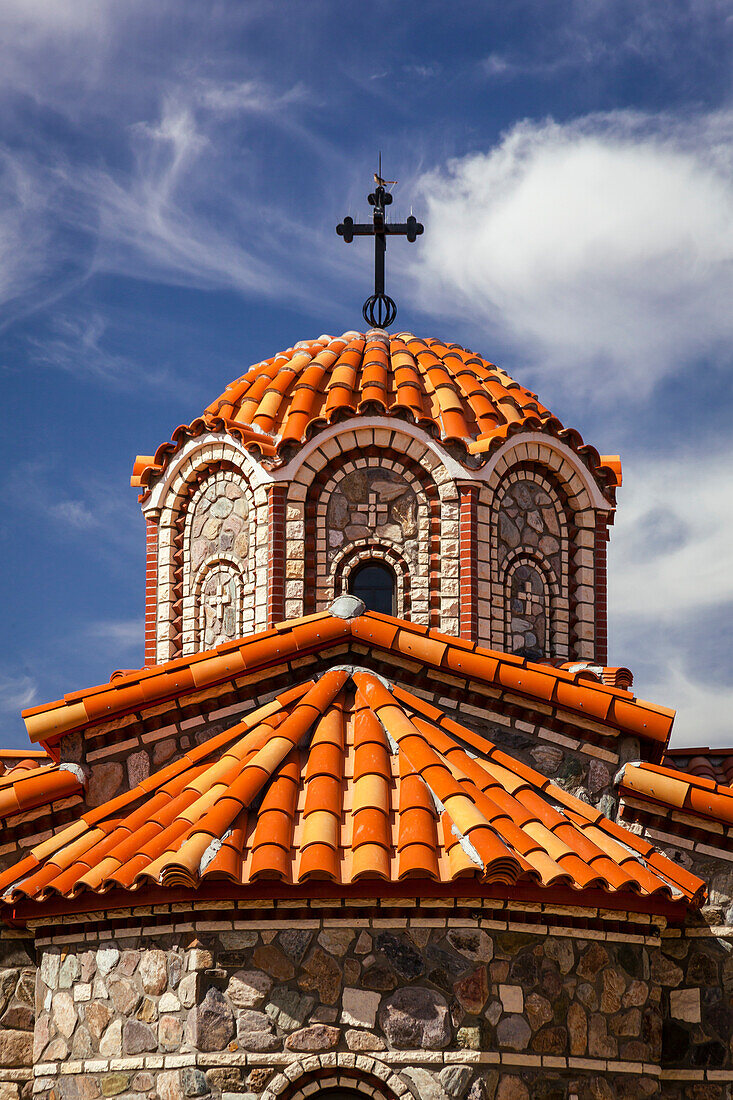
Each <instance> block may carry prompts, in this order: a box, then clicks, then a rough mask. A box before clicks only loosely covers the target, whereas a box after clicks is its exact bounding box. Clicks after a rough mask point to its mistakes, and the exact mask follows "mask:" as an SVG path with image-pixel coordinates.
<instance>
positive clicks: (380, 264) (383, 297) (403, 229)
mask: <svg viewBox="0 0 733 1100" xmlns="http://www.w3.org/2000/svg"><path fill="white" fill-rule="evenodd" d="M374 182H375V184H376V187H375V188H374V191H373V192H372V193H371V194H370V195H368V196H367V197H368V201H369V205H370V206H373V207H374V213H373V215H372V224H371V225H370V224H369V222H356V223H355V222H354V219H353V218H344V220H343V221H342V222H341V224H340V225H337V226H336V232H337V233H338V235H339V237H343V238H344V241H345V242H346V244H351V242H352V241H353V239H354V237H374V293H373V294H372V295H371V296H370V297H369V298H367V300H366V301H365V302H364V305H363V306H362V310H361V312H362V315H363V317H364V320H365V321H366V323H367V324H368V325H371V326H372V328H388V326H389V325H391V324H392V323H393V322H394V320H395V318H396V316H397V305H396V303H395V302H394V300H393V299H392V298H390V297H389V295H388V294H385V292H384V256H385V253H386V251H387V237H407V239H408V241H409V242H410V243H411V244H412V243H414V242H415V241H416V240H417V238H418V237H419V236H420V235H421V233H423V232H424V231H425V227H424V226H423V225H422V224H421V223H420V222H419V221H418V220H417V218H414V217H413V216H412V214H410V217H409V218H408V219H407V221H406V222H388V221H387V216H386V213H385V208H386V207H387V206H389V205H390V203H391V202H392V195H391V194H390V191H389V189H390V187H394V186H395V184H396V183H397V180H385V179H383V178H382V154H381V153H380V154H379V171H378V172H375V173H374Z"/></svg>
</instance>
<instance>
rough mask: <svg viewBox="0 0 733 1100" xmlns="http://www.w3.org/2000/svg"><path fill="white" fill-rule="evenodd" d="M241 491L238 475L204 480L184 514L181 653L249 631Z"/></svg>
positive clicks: (245, 503) (245, 506) (248, 581)
mask: <svg viewBox="0 0 733 1100" xmlns="http://www.w3.org/2000/svg"><path fill="white" fill-rule="evenodd" d="M249 513H250V505H249V502H248V499H247V486H246V484H245V483H243V481H242V479H241V477H240V476H239V475H238V473H235V472H234V471H232V470H220V471H219V472H218V473H214V474H211V475H210V476H209V477H206V478H204V479H203V480H202V481H201V483H200V485H199V487H198V489H197V491H196V492H195V493H194V494H193V495H192V497H191V500H190V503H189V506H188V508H187V509H186V512H185V520H184V538H183V547H184V552H183V577H182V580H183V584H182V591H183V615H182V631H181V637H182V643H183V652H184V653H192V652H197V651H198V650H201V649H210V648H211V647H212V646H213V645H219V644H220V643H221V642H225V641H231V640H233V639H234V638H241V636H242V634H244V633H246V632H247V631H248V630H251V629H252V628H253V626H254V599H253V596H254V593H253V587H254V585H253V579H252V578H251V577H250V570H249Z"/></svg>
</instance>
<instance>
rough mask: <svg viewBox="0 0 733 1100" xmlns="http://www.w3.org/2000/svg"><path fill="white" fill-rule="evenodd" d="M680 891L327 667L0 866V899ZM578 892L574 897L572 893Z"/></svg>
mask: <svg viewBox="0 0 733 1100" xmlns="http://www.w3.org/2000/svg"><path fill="white" fill-rule="evenodd" d="M465 878H468V879H474V880H477V881H478V882H482V883H489V884H499V885H501V886H503V887H505V888H506V889H507V890H508V891H511V888H512V886H514V885H517V884H533V885H535V886H536V887H537V888H539V889H542V888H553V887H562V888H565V889H568V890H576V891H578V892H579V894H581V892H582V891H585V890H600V891H603V892H605V893H606V894H607V895H611V896H613V906H614V907H623V902H624V899H626V900H629V899H631V898H632V897H634V896H635V897H642V898H656V899H659V900H660V902H661V901H669V900H670V899H672V900H676V901H683V902H692V903H698V902H699V901H700V900H701V899H702V896H703V893H704V883H703V882H702V881H701V880H700V879H698V878H696V877H695V876H693V875H691V874H689V873H688V872H686V871H685V870H683V869H682V868H681V867H679V866H677V865H676V864H675V863H673V862H671V861H670V860H668V859H666V858H665V857H663V856H662V855H660V854H659V853H658V852H657V851H656V850H655V849H654V848H653V847H652V846H651V845H650V844H648V843H646V842H645V841H644V840H642V839H641V838H640V837H638V836H636V835H633V834H632V833H629V832H627V831H626V830H625V829H623V828H622V827H621V826H619V825H617V824H615V823H613V822H611V821H610V820H608V819H607V818H606V817H604V816H603V814H601V813H600V811H599V810H597V809H595V808H593V807H592V806H590V805H587V804H585V803H584V802H581V801H579V800H577V799H576V798H574V797H573V796H571V795H569V794H568V793H566V792H565V791H563V790H561V789H560V788H559V787H557V786H555V785H554V784H553V783H552V782H551V781H550V780H549V779H547V778H546V777H544V776H543V775H541V774H540V773H538V772H536V771H534V770H533V769H531V768H529V767H527V766H526V765H524V764H522V763H520V762H519V761H517V760H515V759H513V758H512V757H511V756H509V755H508V754H507V753H506V752H504V751H502V750H500V749H499V748H497V747H496V746H495V745H494V744H492V742H490V741H488V740H487V739H486V738H484V737H482V736H479V735H478V734H476V733H474V732H473V731H471V730H469V729H467V728H465V727H464V726H462V725H460V724H458V723H457V722H455V721H454V720H453V719H450V718H448V717H447V716H446V715H445V714H444V713H443V712H442V711H441V710H440V709H438V708H437V707H435V706H433V705H432V704H429V703H427V702H425V701H424V700H422V699H421V698H419V697H418V696H417V695H416V694H413V693H412V692H410V691H408V690H406V689H404V688H401V687H399V686H397V685H390V684H389V683H388V682H387V681H385V680H384V679H383V678H382V677H380V676H377V675H376V674H375V673H373V672H371V671H368V670H367V669H363V668H358V667H354V666H349V667H345V666H334V667H331V668H330V669H329V670H328V671H326V672H325V673H323V675H321V676H320V677H319V678H318V679H316V680H314V679H311V680H307V681H305V682H304V683H301V684H299V685H298V686H296V687H293V688H291V689H289V690H288V691H286V692H284V693H282V694H280V695H279V696H277V697H276V698H275V699H273V700H272V701H271V702H268V703H266V704H264V705H263V706H260V707H259V708H258V709H256V710H254V711H253V712H251V713H250V714H248V715H247V716H246V717H245V718H244V719H243V720H241V721H239V722H238V723H236V724H235V725H233V726H232V727H231V728H230V729H227V730H226V731H224V732H222V733H219V734H216V735H214V736H213V737H212V738H211V739H210V740H208V741H206V742H205V743H204V744H202V745H200V746H198V747H197V748H195V749H192V750H191V751H189V752H187V753H186V755H185V756H184V757H183V758H182V759H180V760H178V761H176V762H174V763H172V764H170V765H169V766H167V767H165V768H163V769H162V770H161V771H159V772H157V773H155V774H154V775H152V776H150V777H149V778H148V779H145V780H143V781H142V782H141V783H139V784H138V785H137V786H136V787H134V788H133V789H132V790H131V791H129V792H128V793H125V794H123V795H120V796H119V797H117V798H115V799H113V800H112V801H110V802H107V803H105V804H104V805H102V806H100V807H98V808H97V809H93V810H89V811H87V812H86V813H84V814H83V816H82V817H80V819H79V820H77V821H76V822H74V823H73V824H71V825H69V826H67V827H66V828H64V829H62V830H60V831H59V832H58V833H56V834H55V835H54V836H52V837H50V838H49V839H47V840H45V841H43V842H42V843H41V844H39V845H38V846H36V847H35V848H34V849H33V850H32V851H31V852H30V853H29V855H28V856H27V857H26V858H25V859H24V860H22V861H21V862H20V863H19V864H17V865H16V866H15V867H13V868H11V869H10V870H8V871H6V872H4V873H3V874H2V875H0V891H2V896H3V900H4V902H5V903H6V904H10V905H13V904H16V903H19V902H22V901H24V900H26V899H28V900H31V901H40V902H42V901H44V900H45V899H49V898H51V897H53V896H61V897H64V898H72V897H76V896H77V895H80V894H84V893H87V894H90V895H92V897H91V899H90V903H91V904H92V905H93V906H94V907H95V908H97V907H98V906H99V898H98V895H100V894H104V893H106V892H107V891H115V893H116V896H118V895H119V891H120V890H123V891H135V890H139V889H141V888H149V887H151V886H154V887H156V888H163V889H165V888H174V887H175V888H180V887H187V888H197V887H199V886H203V885H207V884H211V883H216V882H219V883H221V882H224V883H229V884H232V885H233V886H236V887H240V888H242V887H247V886H254V885H257V884H262V883H266V884H267V883H278V884H286V885H290V886H294V885H302V884H306V883H308V882H311V881H316V882H331V883H335V884H342V885H346V884H351V883H359V882H362V880H372V881H373V882H376V883H380V882H382V883H400V882H405V881H408V880H409V881H412V880H418V881H419V882H421V883H423V884H430V883H437V884H443V885H444V884H446V883H455V882H456V881H457V880H460V879H465ZM578 903H579V904H582V894H581V896H580V897H579V902H578Z"/></svg>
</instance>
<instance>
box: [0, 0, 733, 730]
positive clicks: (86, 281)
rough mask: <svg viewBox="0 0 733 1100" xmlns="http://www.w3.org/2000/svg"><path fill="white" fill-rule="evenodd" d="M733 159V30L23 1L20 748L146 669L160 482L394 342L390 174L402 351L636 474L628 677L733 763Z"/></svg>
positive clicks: (282, 6) (516, 15)
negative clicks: (256, 399) (283, 367)
mask: <svg viewBox="0 0 733 1100" xmlns="http://www.w3.org/2000/svg"><path fill="white" fill-rule="evenodd" d="M732 138H733V7H731V4H730V3H729V2H728V0H726V2H722V0H721V2H715V0H689V2H674V0H666V2H661V0H660V2H659V3H651V2H647V0H629V2H624V0H609V2H601V0H578V2H575V3H573V2H553V0H526V2H525V0H519V2H516V3H510V4H506V3H494V2H487V0H482V2H481V3H470V2H463V3H462V2H459V0H456V2H454V3H452V4H447V3H431V2H426V0H422V2H420V3H413V2H411V0H404V2H400V3H398V2H394V0H393V2H392V3H389V4H387V3H382V2H381V0H371V2H370V3H369V4H362V3H358V4H356V3H345V4H344V3H337V2H332V3H325V2H320V0H307V2H306V0H303V2H301V3H293V2H292V0H289V2H286V3H277V2H268V3H257V2H249V3H246V4H245V3H241V2H240V0H233V2H227V0H219V2H215V3H211V4H201V3H197V2H187V0H177V2H176V3H169V2H166V0H156V3H154V4H151V3H149V2H148V3H138V2H134V0H116V2H114V3H112V2H105V0H94V2H92V0H75V2H74V3H73V4H68V3H66V0H4V3H3V5H2V8H1V9H0V369H1V370H2V386H3V406H4V412H5V416H4V444H5V445H4V448H3V451H4V473H5V477H4V493H3V499H4V508H3V522H2V525H1V527H0V538H1V539H2V552H3V558H4V562H5V568H4V570H3V579H4V584H5V590H4V593H3V607H4V610H5V624H4V625H5V629H4V632H3V633H4V637H5V639H6V644H5V645H4V647H3V651H4V655H3V657H2V660H1V661H0V722H1V723H2V728H1V730H0V741H2V743H3V744H5V745H20V744H24V743H25V733H24V727H23V725H22V723H21V721H20V717H19V711H20V709H21V707H23V706H30V705H33V704H35V703H40V702H44V701H47V700H49V699H53V698H57V697H59V696H60V695H61V694H63V693H64V692H66V691H71V690H74V689H76V688H78V687H83V686H87V685H91V684H93V683H98V682H102V681H104V680H106V679H107V678H108V677H109V674H110V672H111V671H112V670H113V669H115V668H118V667H136V666H138V665H139V664H141V663H142V610H143V608H142V599H143V574H144V559H143V549H144V538H143V524H142V519H141V517H140V514H139V509H138V505H137V501H136V494H135V492H134V490H132V489H130V488H128V478H129V472H130V468H131V464H132V461H133V459H134V456H135V454H136V453H138V452H142V453H150V452H152V451H153V450H154V449H155V447H156V446H157V445H158V444H159V443H160V442H162V441H163V440H165V439H167V438H169V437H170V433H171V430H172V429H173V428H174V427H175V426H176V425H177V424H179V423H182V422H186V421H189V420H191V419H192V418H193V417H194V416H196V415H197V414H198V413H199V412H200V411H201V410H202V409H203V407H204V406H205V405H206V404H208V402H209V401H210V400H212V399H213V398H214V397H215V396H216V395H217V394H219V393H220V392H221V391H222V390H223V388H224V387H225V385H226V384H227V382H228V381H230V380H231V378H233V377H236V376H238V375H239V374H241V373H242V372H243V370H244V369H246V367H247V366H248V365H249V364H250V363H253V362H256V361H257V360H259V359H260V358H262V357H264V356H267V355H271V354H274V353H275V352H276V351H278V350H280V349H281V348H284V347H287V346H288V345H290V344H292V343H293V342H295V341H297V340H299V339H303V338H304V337H306V336H314V335H318V334H319V333H321V332H330V333H341V332H343V331H345V330H347V329H350V328H354V327H359V326H360V325H361V315H360V307H361V302H362V300H363V299H364V297H365V296H366V294H367V293H368V287H369V281H370V268H371V255H370V249H369V247H368V245H366V243H365V242H357V243H356V244H354V245H352V246H351V247H348V248H347V247H346V246H344V244H343V242H342V241H340V240H339V238H337V236H336V234H335V232H334V227H335V224H336V223H337V222H338V221H340V220H341V218H342V217H343V216H344V215H345V214H347V213H351V214H353V215H356V216H360V217H361V216H363V215H364V214H365V213H366V208H365V202H364V195H365V193H366V190H367V189H368V185H369V182H370V180H371V173H372V172H373V170H374V165H375V158H376V152H377V150H378V149H381V150H382V154H383V164H384V168H385V172H386V174H387V175H389V176H396V177H397V178H398V180H399V184H398V187H397V188H396V190H395V204H394V206H393V211H394V213H395V214H396V215H399V214H407V213H409V208H410V206H412V205H414V208H415V213H416V214H418V215H419V216H420V217H421V219H422V220H423V221H424V222H425V225H426V233H425V236H424V237H423V238H421V239H420V241H419V242H418V243H417V244H416V245H414V246H408V245H406V244H405V243H404V242H400V243H399V244H395V245H394V246H391V247H390V252H389V256H388V269H387V286H388V290H390V291H391V292H392V293H393V295H394V297H395V298H396V299H397V301H398V305H399V310H400V312H399V319H398V327H404V328H409V329H412V330H413V331H415V332H417V333H420V334H423V335H436V336H441V337H443V338H445V339H450V340H451V341H457V342H461V343H463V344H465V345H467V346H469V347H473V348H474V349H475V350H477V351H480V352H481V353H482V354H483V355H485V356H486V357H487V358H490V359H492V360H494V361H495V362H497V363H500V364H501V365H502V366H504V367H505V368H506V369H507V370H508V371H509V372H510V373H511V374H513V375H514V376H515V377H518V378H519V379H521V381H523V382H524V383H525V384H527V385H529V386H530V387H533V388H535V389H536V390H537V391H538V392H539V394H540V396H541V397H542V399H543V400H544V402H545V403H546V404H548V405H550V407H551V408H552V409H553V411H555V412H556V413H557V415H558V416H559V417H560V418H561V419H562V420H563V422H564V423H565V424H568V425H572V426H575V427H577V428H578V429H579V430H580V431H581V433H582V434H583V436H584V438H585V439H586V440H588V441H590V442H593V443H594V444H595V445H596V446H597V447H598V449H599V450H600V451H601V452H617V451H618V452H620V453H621V454H622V457H623V459H624V467H625V486H624V488H623V490H622V491H621V492H620V493H619V515H618V519H617V523H616V527H615V528H614V530H613V533H612V542H611V548H610V607H611V654H610V660H611V662H612V663H617V664H626V665H628V666H629V667H631V668H632V669H633V671H634V672H635V676H636V682H635V690H636V691H637V693H638V694H639V695H641V696H642V697H646V698H650V699H652V700H655V701H657V702H661V703H664V704H666V705H669V706H675V707H677V708H678V712H679V714H678V719H677V724H676V734H675V739H674V740H675V743H677V744H680V745H681V744H691V743H697V744H708V743H709V744H726V743H727V744H731V743H733V730H731V728H730V725H731V723H730V721H729V715H730V713H731V712H732V711H733V686H732V681H733V678H732V677H731V671H732V667H731V666H732V664H733V660H732V658H731V651H732V648H733V647H732V646H731V626H730V623H731V609H732V607H733V569H732V568H731V566H732V564H733V562H732V560H731V559H732V555H731V551H730V545H731V540H732V539H733V506H732V504H731V502H732V501H733V439H732V438H731V432H730V428H729V425H730V423H731V414H732V413H733V386H732V379H733V370H732V368H733V356H732V355H731V346H732V340H733V309H731V303H732V301H733V145H732Z"/></svg>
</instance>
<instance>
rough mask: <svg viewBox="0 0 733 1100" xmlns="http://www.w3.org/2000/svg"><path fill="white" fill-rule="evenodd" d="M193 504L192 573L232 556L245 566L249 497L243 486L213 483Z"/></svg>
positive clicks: (230, 483)
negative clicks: (203, 566) (217, 558)
mask: <svg viewBox="0 0 733 1100" xmlns="http://www.w3.org/2000/svg"><path fill="white" fill-rule="evenodd" d="M212 482H213V483H212V484H210V485H208V487H207V488H206V489H205V490H204V491H203V492H202V493H201V495H200V496H199V497H198V499H197V500H196V502H195V504H194V510H195V514H194V517H193V523H192V525H191V548H190V555H191V558H190V560H191V569H192V571H193V572H194V573H197V572H198V570H199V569H200V567H201V565H202V563H203V562H205V561H210V560H211V559H212V558H214V557H218V556H219V555H222V554H227V555H229V554H232V555H233V556H234V557H235V558H237V559H239V560H240V561H242V562H246V561H247V555H248V553H249V532H248V522H247V520H248V513H249V508H248V504H247V497H246V494H245V489H244V487H243V486H242V485H237V484H236V483H235V482H231V481H220V480H219V479H218V478H215V479H212Z"/></svg>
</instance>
